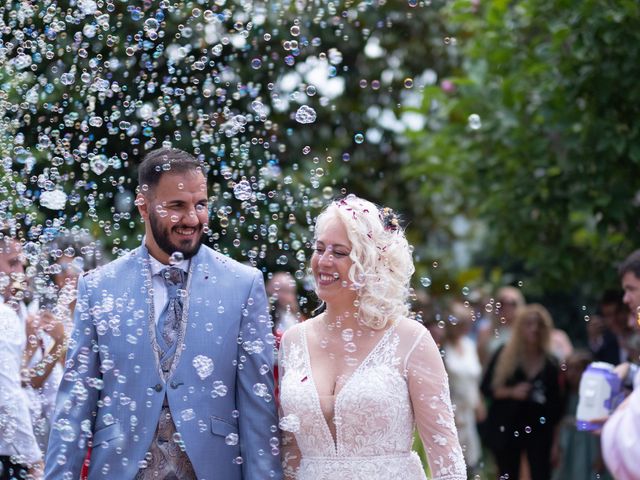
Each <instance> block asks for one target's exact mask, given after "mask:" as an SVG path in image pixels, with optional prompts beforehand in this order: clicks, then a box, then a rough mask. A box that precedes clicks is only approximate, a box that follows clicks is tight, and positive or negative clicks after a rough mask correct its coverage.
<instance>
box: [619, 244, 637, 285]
mask: <svg viewBox="0 0 640 480" xmlns="http://www.w3.org/2000/svg"><path fill="white" fill-rule="evenodd" d="M628 272H632V273H633V274H634V275H635V276H636V277H638V278H640V249H638V250H635V251H633V252H632V253H631V255H629V256H628V257H627V258H625V259H624V261H623V262H622V263H621V264H620V265H618V276H619V277H620V278H622V277H624V275H625V274H626V273H628Z"/></svg>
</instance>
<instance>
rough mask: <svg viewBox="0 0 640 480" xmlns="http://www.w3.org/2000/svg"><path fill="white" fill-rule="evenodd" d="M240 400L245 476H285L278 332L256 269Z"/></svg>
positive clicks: (245, 316) (245, 318) (243, 335)
mask: <svg viewBox="0 0 640 480" xmlns="http://www.w3.org/2000/svg"><path fill="white" fill-rule="evenodd" d="M238 343H239V345H240V348H239V349H238V352H239V353H238V355H239V358H238V359H237V361H238V374H237V376H236V381H237V385H236V395H237V399H236V403H237V405H238V411H239V413H240V415H239V417H238V422H239V429H240V449H241V454H242V473H243V478H246V479H251V478H275V479H281V478H282V466H281V464H280V439H279V433H278V415H277V408H276V398H275V394H274V379H273V360H274V336H273V333H272V329H271V322H270V320H269V310H268V304H267V296H266V293H265V289H264V282H263V280H262V274H261V273H260V272H259V271H257V270H256V271H255V276H254V279H253V283H252V286H251V291H250V293H249V295H248V297H247V300H246V302H245V305H244V308H243V310H242V319H241V324H240V331H239V338H238Z"/></svg>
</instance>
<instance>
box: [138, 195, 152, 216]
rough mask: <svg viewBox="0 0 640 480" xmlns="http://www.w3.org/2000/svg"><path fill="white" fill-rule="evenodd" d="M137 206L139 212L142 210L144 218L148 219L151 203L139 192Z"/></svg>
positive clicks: (141, 214) (141, 213)
mask: <svg viewBox="0 0 640 480" xmlns="http://www.w3.org/2000/svg"><path fill="white" fill-rule="evenodd" d="M136 206H137V207H138V212H140V216H141V217H142V218H143V220H145V221H146V220H148V219H149V205H148V203H147V198H146V197H145V196H144V195H143V194H142V193H138V195H136Z"/></svg>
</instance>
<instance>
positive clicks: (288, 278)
mask: <svg viewBox="0 0 640 480" xmlns="http://www.w3.org/2000/svg"><path fill="white" fill-rule="evenodd" d="M266 289H267V295H268V296H269V300H270V304H271V314H272V316H273V330H274V333H275V334H276V335H277V336H281V335H282V334H283V333H284V332H285V330H287V329H288V328H290V327H292V326H293V325H295V324H296V323H298V322H300V321H301V320H304V318H303V317H302V314H301V313H300V306H299V304H298V290H297V285H296V279H295V278H293V275H291V274H290V273H288V272H275V273H274V274H273V276H272V277H271V278H270V279H269V280H268V281H267V285H266Z"/></svg>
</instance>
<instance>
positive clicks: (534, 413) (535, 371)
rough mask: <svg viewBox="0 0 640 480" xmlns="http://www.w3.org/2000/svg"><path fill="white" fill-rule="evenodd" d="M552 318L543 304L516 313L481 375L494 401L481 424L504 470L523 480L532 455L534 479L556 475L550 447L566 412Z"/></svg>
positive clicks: (502, 473) (505, 474)
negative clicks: (553, 347)
mask: <svg viewBox="0 0 640 480" xmlns="http://www.w3.org/2000/svg"><path fill="white" fill-rule="evenodd" d="M552 330H553V320H552V319H551V315H549V312H548V311H547V309H546V308H544V307H543V306H542V305H539V304H530V305H526V306H524V307H522V308H521V309H519V310H518V312H517V313H516V317H515V321H514V326H513V333H512V335H511V338H510V339H509V341H508V342H507V343H506V345H505V346H504V347H502V348H501V349H500V350H498V351H497V352H496V354H495V355H494V356H493V358H492V359H491V361H490V363H489V367H488V369H487V372H486V373H485V376H484V378H483V381H482V385H481V390H482V393H483V394H484V395H485V396H486V397H487V400H488V402H489V413H488V415H487V420H486V421H485V423H484V425H483V428H482V435H483V437H484V441H485V443H486V445H487V446H488V447H489V448H490V449H491V451H492V453H493V454H494V457H495V460H496V463H497V466H498V470H499V472H498V473H499V474H500V476H501V478H502V477H504V478H509V480H518V479H519V475H520V458H521V455H522V454H523V453H525V454H526V455H527V459H528V463H529V469H530V474H531V480H549V478H550V477H551V448H552V445H553V440H554V434H555V428H554V427H555V426H556V424H557V423H558V421H559V419H560V416H561V413H562V402H561V389H560V378H559V377H560V375H559V373H560V370H559V368H558V364H557V361H556V360H555V358H554V357H553V354H552V352H551V332H552Z"/></svg>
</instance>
